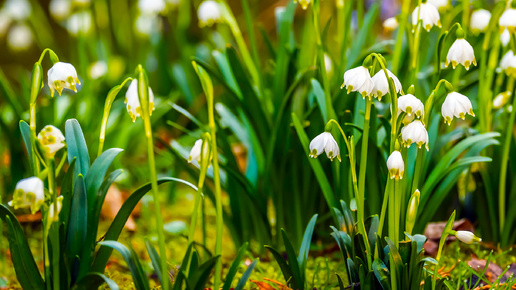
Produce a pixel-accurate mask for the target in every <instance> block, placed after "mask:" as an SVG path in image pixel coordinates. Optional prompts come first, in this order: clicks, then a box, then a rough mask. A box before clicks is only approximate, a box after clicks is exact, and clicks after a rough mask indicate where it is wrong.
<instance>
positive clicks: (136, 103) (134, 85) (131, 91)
mask: <svg viewBox="0 0 516 290" xmlns="http://www.w3.org/2000/svg"><path fill="white" fill-rule="evenodd" d="M125 103H126V107H127V112H128V113H129V116H131V119H132V120H133V122H134V121H136V118H138V117H140V115H141V113H142V108H141V106H140V99H139V98H138V81H137V80H135V79H133V80H132V81H131V84H130V85H129V88H128V89H127V92H126V93H125ZM152 111H154V93H153V92H152V89H151V88H150V87H149V115H152Z"/></svg>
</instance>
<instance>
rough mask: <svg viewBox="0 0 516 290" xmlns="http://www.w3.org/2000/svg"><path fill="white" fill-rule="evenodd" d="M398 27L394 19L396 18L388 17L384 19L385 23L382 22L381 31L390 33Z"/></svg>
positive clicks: (396, 20)
mask: <svg viewBox="0 0 516 290" xmlns="http://www.w3.org/2000/svg"><path fill="white" fill-rule="evenodd" d="M398 25H399V23H398V19H396V17H390V18H387V19H385V21H384V22H383V30H384V31H385V32H391V31H394V30H396V28H398Z"/></svg>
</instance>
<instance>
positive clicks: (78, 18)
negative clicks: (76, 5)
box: [66, 10, 93, 36]
mask: <svg viewBox="0 0 516 290" xmlns="http://www.w3.org/2000/svg"><path fill="white" fill-rule="evenodd" d="M92 22H93V21H92V17H91V13H90V12H89V11H88V10H85V11H82V12H77V13H74V14H72V15H71V16H70V17H69V18H68V20H67V21H66V29H67V30H68V32H69V33H70V34H71V35H73V36H77V35H79V34H88V33H89V32H90V31H91V27H92V24H91V23H92Z"/></svg>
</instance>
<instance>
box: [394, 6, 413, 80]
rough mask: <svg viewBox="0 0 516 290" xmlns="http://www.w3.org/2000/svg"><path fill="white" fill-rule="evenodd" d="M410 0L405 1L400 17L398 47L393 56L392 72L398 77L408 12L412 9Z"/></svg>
mask: <svg viewBox="0 0 516 290" xmlns="http://www.w3.org/2000/svg"><path fill="white" fill-rule="evenodd" d="M410 2H411V1H410V0H403V6H402V7H401V14H400V17H399V21H400V24H399V26H398V35H397V36H396V45H395V46H394V53H393V56H392V72H393V73H394V74H395V75H397V74H398V69H399V66H400V60H401V49H402V47H403V37H404V36H405V27H406V26H407V19H408V12H409V9H410Z"/></svg>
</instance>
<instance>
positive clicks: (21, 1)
mask: <svg viewBox="0 0 516 290" xmlns="http://www.w3.org/2000/svg"><path fill="white" fill-rule="evenodd" d="M4 9H5V11H7V13H8V14H9V16H10V17H11V18H13V19H15V20H18V21H23V20H26V19H27V18H29V16H30V13H31V10H32V6H30V3H29V1H27V0H7V1H6V2H5V4H4Z"/></svg>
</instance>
